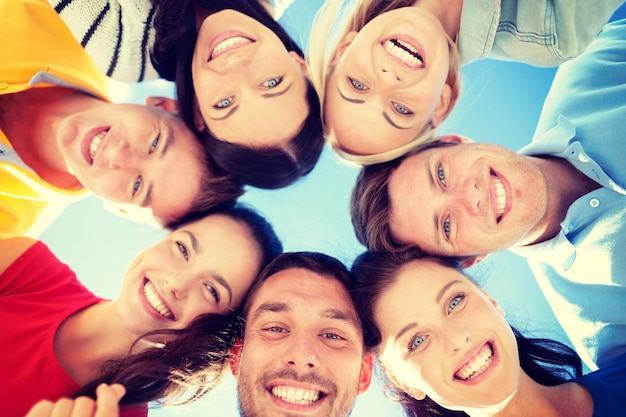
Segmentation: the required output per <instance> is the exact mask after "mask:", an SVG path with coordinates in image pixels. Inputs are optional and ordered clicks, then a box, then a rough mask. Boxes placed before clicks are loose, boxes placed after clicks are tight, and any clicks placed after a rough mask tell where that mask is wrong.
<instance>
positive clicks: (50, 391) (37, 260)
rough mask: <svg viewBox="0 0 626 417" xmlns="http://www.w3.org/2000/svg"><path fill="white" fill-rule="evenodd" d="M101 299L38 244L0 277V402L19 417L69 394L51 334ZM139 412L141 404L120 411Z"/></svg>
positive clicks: (72, 386) (73, 386) (71, 387)
mask: <svg viewBox="0 0 626 417" xmlns="http://www.w3.org/2000/svg"><path fill="white" fill-rule="evenodd" d="M99 301H101V298H99V297H97V296H95V295H94V294H92V293H91V292H90V291H89V290H88V289H87V288H85V287H84V286H83V285H82V284H81V283H80V282H79V281H78V279H77V278H76V274H74V272H73V271H72V270H71V269H70V268H69V267H68V266H67V265H65V264H64V263H62V262H61V261H60V260H59V259H58V258H57V257H56V256H54V254H53V253H52V252H50V250H49V249H48V247H47V246H46V245H45V244H43V243H42V242H37V243H35V244H34V245H33V246H31V247H30V248H29V249H28V250H26V251H25V252H24V253H23V254H22V255H21V256H20V257H19V258H17V259H16V260H15V262H13V263H12V264H11V265H10V266H9V267H8V268H7V269H6V270H5V272H4V273H3V274H1V275H0V322H1V323H2V329H1V330H0V404H2V406H1V407H2V413H1V414H2V415H3V416H7V417H23V416H24V415H25V414H26V413H27V412H28V410H29V409H30V408H31V407H32V406H33V405H34V404H35V403H36V402H38V401H40V400H43V399H47V400H53V401H54V400H57V399H59V398H61V397H67V396H70V395H72V394H73V393H74V392H75V391H76V390H77V389H78V388H79V385H78V384H77V383H76V382H75V381H74V380H73V379H72V378H71V377H70V376H69V375H68V374H67V373H66V372H65V371H64V370H63V368H61V365H60V364H59V362H58V361H57V358H56V355H55V353H54V335H55V333H56V330H57V329H58V328H59V325H60V324H61V323H62V322H63V320H65V319H66V318H68V317H69V316H70V315H72V314H73V313H75V312H77V311H79V310H81V309H83V308H85V307H88V306H91V305H93V304H95V303H97V302H99ZM122 415H124V416H127V417H128V416H145V415H147V407H133V408H129V409H126V410H124V412H123V413H122Z"/></svg>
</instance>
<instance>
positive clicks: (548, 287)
mask: <svg viewBox="0 0 626 417" xmlns="http://www.w3.org/2000/svg"><path fill="white" fill-rule="evenodd" d="M520 153H522V154H525V155H552V156H557V157H560V158H564V159H566V160H567V161H568V162H569V163H571V164H572V165H573V166H574V167H576V168H577V169H578V170H579V171H581V172H582V173H584V174H585V175H587V176H588V177H590V178H592V179H593V180H595V181H596V182H598V183H599V184H600V185H601V186H602V187H600V188H599V189H597V190H595V191H592V192H590V193H588V194H586V195H584V196H582V197H580V198H579V199H578V200H576V201H575V202H574V203H573V204H572V205H571V206H570V207H569V209H568V211H567V214H566V217H565V219H564V220H563V221H562V223H561V231H560V233H559V234H558V235H557V236H555V237H554V238H552V239H550V240H548V241H545V242H542V243H539V244H535V245H529V246H524V247H516V248H512V250H513V252H515V253H517V254H518V255H521V256H524V257H526V258H527V259H528V262H529V264H530V267H531V269H532V271H533V273H534V274H535V277H536V278H537V281H538V283H539V286H540V287H541V289H542V291H543V293H544V294H545V296H546V298H547V300H548V302H549V303H550V306H551V307H552V309H553V310H554V313H555V315H556V317H557V319H558V320H559V322H560V324H561V325H562V327H563V329H564V330H565V332H566V333H567V335H568V336H569V338H570V339H571V341H572V344H573V346H574V348H575V349H576V350H577V351H578V353H579V354H580V355H581V357H582V358H583V360H584V361H585V363H586V364H587V365H588V366H589V367H590V369H596V368H597V367H602V366H603V365H604V364H606V363H608V362H610V361H611V360H613V359H615V358H616V357H618V356H620V355H622V354H626V20H621V21H618V22H613V23H610V24H608V25H606V26H605V29H604V30H603V32H602V33H601V34H600V36H599V37H598V39H597V40H595V41H593V42H592V43H591V44H590V46H589V48H588V49H587V50H586V51H585V52H584V53H583V54H582V55H580V56H579V57H577V58H575V59H573V60H571V61H569V62H567V63H565V64H563V65H562V66H561V67H560V68H559V70H558V71H557V73H556V75H555V79H554V83H553V85H552V87H551V89H550V92H549V93H548V97H547V99H546V102H545V103H544V107H543V110H542V113H541V116H540V119H539V124H538V127H537V130H536V132H535V136H534V138H533V141H532V143H531V144H529V145H528V146H526V147H524V148H523V149H522V150H521V151H520Z"/></svg>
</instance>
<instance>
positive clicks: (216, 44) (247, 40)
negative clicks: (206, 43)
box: [208, 30, 256, 61]
mask: <svg viewBox="0 0 626 417" xmlns="http://www.w3.org/2000/svg"><path fill="white" fill-rule="evenodd" d="M255 42H256V41H255V40H254V39H253V38H251V37H250V36H248V35H246V34H244V33H243V32H239V31H233V30H229V31H226V32H223V33H220V34H219V35H217V36H216V37H215V38H213V40H211V43H210V47H209V51H211V53H210V54H209V59H208V60H209V61H211V60H213V59H216V58H218V57H220V56H221V55H224V54H225V53H227V52H230V51H233V50H235V49H239V48H242V47H244V46H247V45H250V44H253V43H255Z"/></svg>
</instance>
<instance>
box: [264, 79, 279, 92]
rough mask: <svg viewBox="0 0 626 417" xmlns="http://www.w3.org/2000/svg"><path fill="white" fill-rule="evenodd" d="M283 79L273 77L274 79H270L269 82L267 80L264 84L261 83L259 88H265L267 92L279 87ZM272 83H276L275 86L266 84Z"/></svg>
mask: <svg viewBox="0 0 626 417" xmlns="http://www.w3.org/2000/svg"><path fill="white" fill-rule="evenodd" d="M283 78H284V77H274V78H270V79H269V80H267V81H265V82H263V83H261V87H262V88H266V89H268V90H271V89H272V88H276V87H278V86H279V85H280V83H282V82H283ZM272 81H275V82H276V84H274V85H268V84H269V83H270V82H272Z"/></svg>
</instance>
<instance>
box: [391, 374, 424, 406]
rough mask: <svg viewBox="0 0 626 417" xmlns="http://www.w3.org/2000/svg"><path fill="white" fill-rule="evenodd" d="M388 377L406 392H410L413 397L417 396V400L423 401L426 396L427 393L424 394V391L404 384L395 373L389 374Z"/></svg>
mask: <svg viewBox="0 0 626 417" xmlns="http://www.w3.org/2000/svg"><path fill="white" fill-rule="evenodd" d="M387 378H389V380H390V381H391V382H392V383H393V385H395V386H396V387H398V388H400V389H401V390H402V391H404V392H406V393H407V394H409V395H410V396H411V397H413V398H415V399H416V400H420V401H421V400H423V399H424V398H426V394H424V392H423V391H420V390H418V389H417V388H413V387H409V386H407V385H404V384H403V383H402V382H400V380H399V379H398V378H397V377H396V376H395V375H394V374H387Z"/></svg>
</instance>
